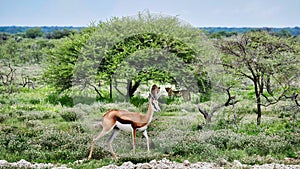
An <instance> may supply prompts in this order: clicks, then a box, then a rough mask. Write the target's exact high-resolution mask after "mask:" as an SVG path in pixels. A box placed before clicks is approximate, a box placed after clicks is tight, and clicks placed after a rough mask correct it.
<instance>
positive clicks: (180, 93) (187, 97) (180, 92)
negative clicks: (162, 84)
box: [165, 87, 191, 101]
mask: <svg viewBox="0 0 300 169" xmlns="http://www.w3.org/2000/svg"><path fill="white" fill-rule="evenodd" d="M165 89H166V91H167V93H168V96H169V97H172V96H176V97H180V96H182V97H183V98H184V100H185V101H190V100H191V94H190V92H189V91H188V90H172V88H170V87H166V88H165Z"/></svg>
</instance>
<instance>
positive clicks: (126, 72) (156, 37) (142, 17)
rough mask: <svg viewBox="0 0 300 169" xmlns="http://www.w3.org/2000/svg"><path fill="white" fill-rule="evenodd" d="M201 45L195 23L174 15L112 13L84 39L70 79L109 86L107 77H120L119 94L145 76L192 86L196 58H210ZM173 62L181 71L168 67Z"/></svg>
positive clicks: (129, 93) (202, 39) (203, 43)
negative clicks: (191, 24)
mask: <svg viewBox="0 0 300 169" xmlns="http://www.w3.org/2000/svg"><path fill="white" fill-rule="evenodd" d="M206 45H208V44H207V41H206V39H205V36H204V34H203V33H202V32H201V31H200V30H199V29H194V28H193V27H191V26H190V25H186V24H183V23H182V22H180V21H179V20H178V18H176V17H166V16H160V15H158V16H157V15H150V14H149V13H140V14H138V15H137V16H135V17H123V18H112V19H111V20H109V21H108V22H105V23H100V24H99V25H98V26H97V30H96V31H95V32H94V34H93V35H91V37H90V39H89V40H88V41H87V43H86V45H85V46H84V49H83V50H82V53H81V55H80V58H79V59H78V61H77V63H76V66H75V71H74V79H73V82H76V83H77V84H78V85H80V84H82V85H83V86H88V85H90V86H91V85H92V86H93V87H97V86H103V85H110V91H112V83H118V82H117V81H116V80H115V79H119V80H120V79H125V81H123V82H122V83H124V82H125V83H126V84H127V85H126V86H127V93H126V94H124V96H125V95H126V96H128V97H132V96H133V94H134V91H135V90H136V88H137V87H138V86H139V85H140V84H141V83H143V82H147V81H148V80H154V81H160V82H171V81H172V82H174V83H176V84H177V85H180V87H186V88H188V87H190V86H187V84H191V81H194V82H195V85H192V84H191V86H193V88H195V89H196V88H198V87H197V78H196V77H195V76H194V75H195V74H196V72H197V70H196V69H198V66H196V64H199V65H200V64H201V63H202V62H203V61H204V60H205V59H207V60H210V59H212V58H211V57H209V56H208V55H209V52H207V53H206V51H207V46H206ZM149 58H152V59H149ZM162 58H163V60H162ZM175 65H176V66H177V65H178V66H179V67H180V68H181V69H178V70H182V71H181V72H177V73H174V71H172V70H171V69H172V67H174V66H175ZM165 67H166V68H169V69H164V68H165ZM188 71H190V73H185V74H181V73H183V72H188ZM166 72H171V73H169V74H168V73H166ZM180 74H181V75H180ZM175 77H178V78H175ZM174 79H175V80H174ZM100 81H101V83H99V82H100ZM87 84H88V85H87ZM98 84H101V85H98ZM188 89H190V88H188ZM197 91H199V90H197ZM110 96H112V92H110Z"/></svg>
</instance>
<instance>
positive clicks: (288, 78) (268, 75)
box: [217, 31, 300, 125]
mask: <svg viewBox="0 0 300 169" xmlns="http://www.w3.org/2000/svg"><path fill="white" fill-rule="evenodd" d="M217 47H218V48H219V49H220V50H221V52H222V53H223V55H222V61H223V62H222V64H223V66H224V67H225V68H226V70H227V71H228V73H231V74H232V75H233V76H239V77H242V78H246V79H248V80H250V81H251V82H252V85H253V88H254V92H255V102H256V107H257V125H259V124H260V123H261V115H262V106H269V105H271V104H275V103H277V102H278V101H280V100H282V99H284V98H285V97H287V96H288V94H289V93H290V90H291V89H292V88H291V87H290V86H291V85H292V84H293V83H299V82H297V78H298V77H299V72H300V71H299V63H300V57H299V42H298V41H294V40H293V39H287V38H283V37H276V36H272V35H270V34H269V33H267V32H264V31H256V32H249V33H245V34H242V35H239V36H235V37H231V38H226V39H224V40H222V41H218V43H217Z"/></svg>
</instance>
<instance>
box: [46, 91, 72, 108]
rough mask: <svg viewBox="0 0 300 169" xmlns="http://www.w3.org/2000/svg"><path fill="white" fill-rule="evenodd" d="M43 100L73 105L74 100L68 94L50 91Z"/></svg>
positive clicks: (68, 105)
mask: <svg viewBox="0 0 300 169" xmlns="http://www.w3.org/2000/svg"><path fill="white" fill-rule="evenodd" d="M45 102H48V103H50V104H53V105H58V104H61V105H62V106H67V107H73V106H74V102H73V98H72V97H70V96H68V95H63V96H60V95H59V94H57V93H52V94H50V95H48V96H47V97H46V99H45Z"/></svg>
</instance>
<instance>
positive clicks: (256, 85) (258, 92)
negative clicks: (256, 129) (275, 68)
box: [254, 80, 261, 126]
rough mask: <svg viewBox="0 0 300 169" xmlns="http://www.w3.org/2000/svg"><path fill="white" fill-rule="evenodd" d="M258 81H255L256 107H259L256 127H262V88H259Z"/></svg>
mask: <svg viewBox="0 0 300 169" xmlns="http://www.w3.org/2000/svg"><path fill="white" fill-rule="evenodd" d="M258 83H259V82H258V81H256V80H254V90H255V97H256V106H257V119H256V125H258V126H259V125H260V123H261V98H260V96H261V94H260V88H259V87H258Z"/></svg>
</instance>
